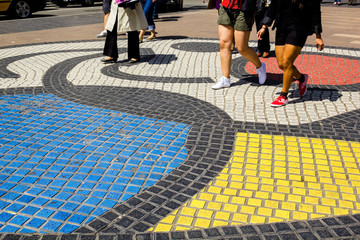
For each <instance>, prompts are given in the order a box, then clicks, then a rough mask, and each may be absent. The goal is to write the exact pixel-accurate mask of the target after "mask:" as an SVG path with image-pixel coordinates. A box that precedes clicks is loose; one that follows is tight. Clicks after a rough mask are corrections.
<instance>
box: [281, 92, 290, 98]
mask: <svg viewBox="0 0 360 240" xmlns="http://www.w3.org/2000/svg"><path fill="white" fill-rule="evenodd" d="M280 96H283V97H284V98H285V99H287V98H288V93H286V92H283V91H281V93H280Z"/></svg>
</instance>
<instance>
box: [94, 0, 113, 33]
mask: <svg viewBox="0 0 360 240" xmlns="http://www.w3.org/2000/svg"><path fill="white" fill-rule="evenodd" d="M110 5H111V0H103V5H102V8H103V12H104V30H103V31H102V32H101V33H99V34H98V35H96V37H98V38H102V37H106V35H107V30H106V23H107V20H108V19H109V15H110Z"/></svg>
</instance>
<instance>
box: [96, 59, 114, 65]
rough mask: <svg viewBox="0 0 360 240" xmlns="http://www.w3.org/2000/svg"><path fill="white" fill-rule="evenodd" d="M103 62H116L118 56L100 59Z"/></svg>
mask: <svg viewBox="0 0 360 240" xmlns="http://www.w3.org/2000/svg"><path fill="white" fill-rule="evenodd" d="M100 61H101V62H102V63H105V64H106V63H116V61H117V59H116V58H110V59H106V58H103V59H101V60H100Z"/></svg>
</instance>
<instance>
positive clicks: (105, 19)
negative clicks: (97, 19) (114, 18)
mask: <svg viewBox="0 0 360 240" xmlns="http://www.w3.org/2000/svg"><path fill="white" fill-rule="evenodd" d="M109 15H110V12H108V13H105V15H104V30H106V23H107V21H108V19H109Z"/></svg>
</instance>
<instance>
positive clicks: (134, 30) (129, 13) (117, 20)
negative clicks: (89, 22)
mask: <svg viewBox="0 0 360 240" xmlns="http://www.w3.org/2000/svg"><path fill="white" fill-rule="evenodd" d="M144 28H147V21H146V18H145V15H144V11H143V9H142V7H141V3H140V2H136V3H133V6H131V7H126V8H124V7H119V6H118V5H117V3H116V1H115V0H112V2H111V10H110V16H109V19H108V21H107V24H106V29H107V36H106V40H105V46H104V52H103V54H104V55H105V56H106V57H105V58H104V59H101V61H102V62H103V63H115V62H116V61H117V59H118V48H117V33H118V32H127V35H128V61H129V63H136V62H139V61H140V47H139V32H138V31H139V30H141V29H144Z"/></svg>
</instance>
